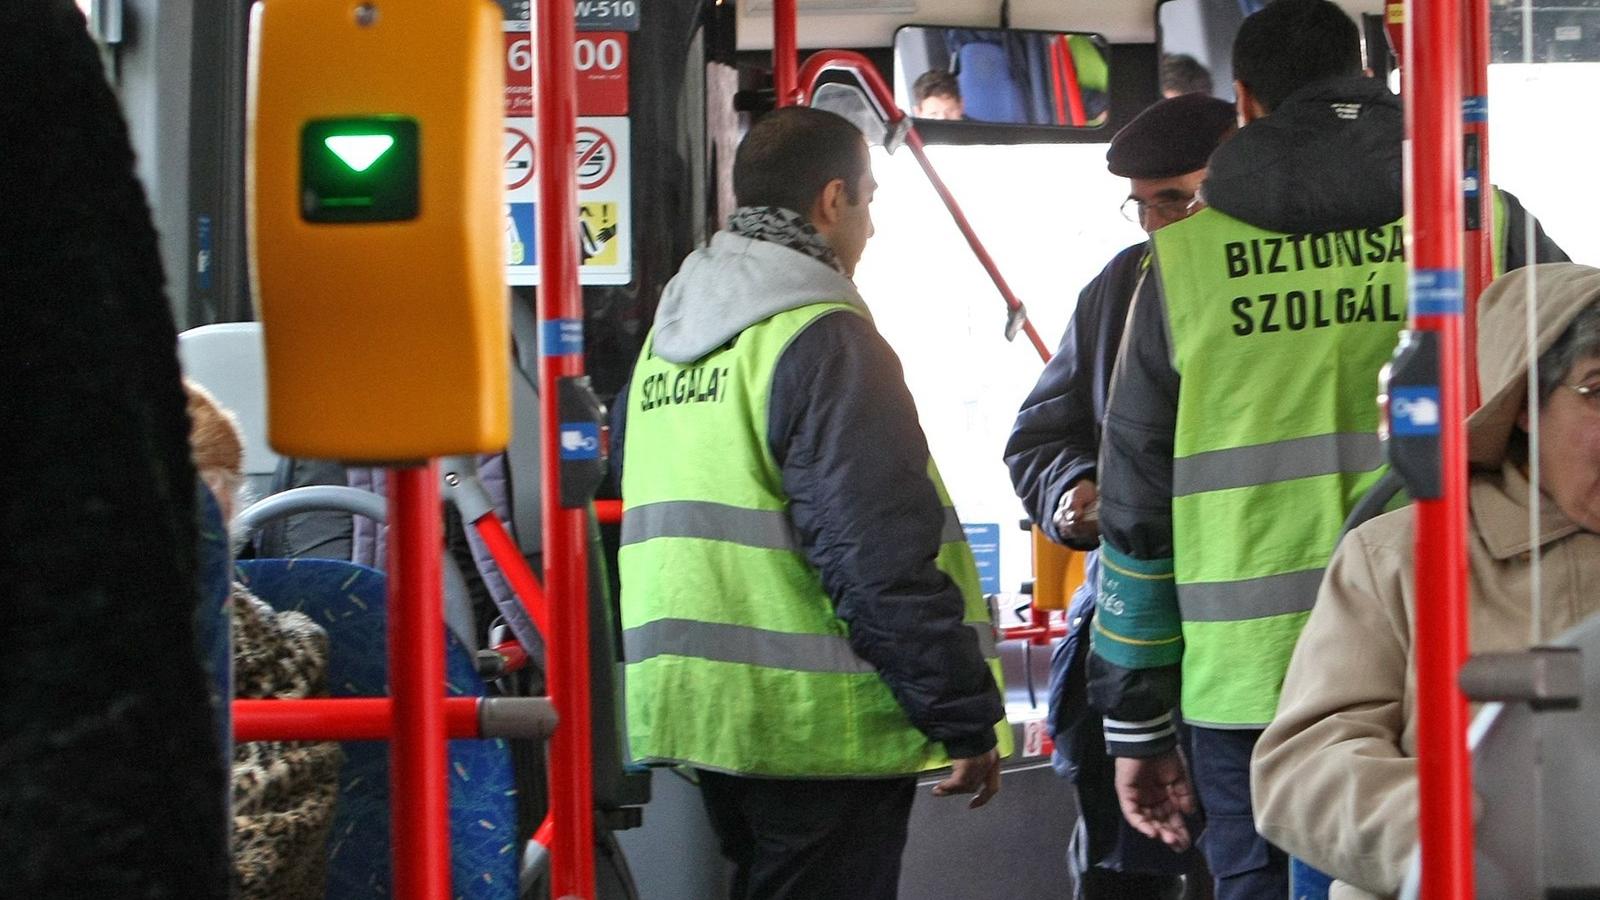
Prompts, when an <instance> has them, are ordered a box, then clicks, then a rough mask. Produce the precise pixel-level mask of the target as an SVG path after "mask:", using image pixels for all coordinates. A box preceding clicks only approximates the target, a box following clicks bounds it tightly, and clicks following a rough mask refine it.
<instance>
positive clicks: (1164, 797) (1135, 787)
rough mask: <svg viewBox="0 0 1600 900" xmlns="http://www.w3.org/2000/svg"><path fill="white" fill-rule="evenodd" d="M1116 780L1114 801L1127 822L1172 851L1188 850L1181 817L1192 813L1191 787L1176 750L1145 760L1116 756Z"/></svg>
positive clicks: (1186, 832)
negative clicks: (1118, 805)
mask: <svg viewBox="0 0 1600 900" xmlns="http://www.w3.org/2000/svg"><path fill="white" fill-rule="evenodd" d="M1116 781H1117V802H1118V803H1120V804H1121V805H1122V815H1123V817H1124V818H1126V819H1127V820H1128V824H1129V825H1132V826H1133V827H1134V828H1135V829H1136V830H1137V831H1138V832H1139V833H1140V834H1142V835H1144V836H1145V837H1151V838H1155V839H1157V840H1159V841H1161V843H1163V844H1166V845H1167V846H1168V847H1169V848H1171V849H1172V850H1173V852H1175V853H1182V852H1183V851H1185V850H1187V849H1189V828H1188V826H1186V825H1184V823H1183V817H1184V814H1186V813H1188V814H1193V813H1194V789H1193V788H1192V787H1191V786H1190V784H1189V772H1188V769H1187V768H1186V767H1185V766H1184V764H1183V757H1182V756H1181V755H1179V753H1178V751H1176V750H1172V751H1170V752H1167V753H1163V754H1162V755H1160V756H1152V757H1148V758H1144V759H1138V758H1134V757H1128V756H1119V757H1117V779H1116Z"/></svg>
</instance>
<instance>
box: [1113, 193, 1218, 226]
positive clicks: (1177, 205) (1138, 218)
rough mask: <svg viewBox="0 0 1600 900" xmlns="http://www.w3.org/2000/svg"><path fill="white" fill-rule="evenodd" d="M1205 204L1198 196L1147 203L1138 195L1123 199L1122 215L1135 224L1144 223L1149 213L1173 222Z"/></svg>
mask: <svg viewBox="0 0 1600 900" xmlns="http://www.w3.org/2000/svg"><path fill="white" fill-rule="evenodd" d="M1204 205H1205V201H1203V200H1201V199H1200V198H1199V197H1198V196H1188V197H1174V198H1172V199H1171V200H1156V201H1154V202H1152V203H1146V202H1144V201H1143V200H1140V199H1139V198H1138V197H1129V198H1128V199H1126V200H1124V201H1122V217H1123V218H1124V219H1127V220H1128V221H1129V222H1132V223H1133V224H1135V225H1143V224H1144V217H1145V216H1146V215H1149V214H1154V215H1155V216H1156V217H1157V218H1160V219H1163V220H1165V221H1169V222H1171V221H1176V220H1178V219H1182V218H1184V217H1186V216H1189V215H1191V214H1192V213H1194V212H1195V211H1196V210H1198V209H1200V207H1202V206H1204Z"/></svg>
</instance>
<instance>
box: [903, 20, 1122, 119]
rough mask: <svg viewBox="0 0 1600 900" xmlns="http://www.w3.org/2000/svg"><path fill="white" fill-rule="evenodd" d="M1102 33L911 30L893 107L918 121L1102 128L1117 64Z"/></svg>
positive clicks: (912, 27)
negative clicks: (938, 120)
mask: <svg viewBox="0 0 1600 900" xmlns="http://www.w3.org/2000/svg"><path fill="white" fill-rule="evenodd" d="M1109 58H1110V57H1109V54H1108V53H1107V50H1106V42H1105V39H1104V38H1102V37H1100V36H1099V35H1097V34H1084V33H1060V32H1050V31H1022V30H1018V29H1011V28H940V27H936V26H925V25H907V26H905V27H903V28H901V29H900V30H899V31H896V32H895V36H894V69H895V79H894V80H895V102H896V103H898V104H899V105H900V108H901V109H904V110H906V111H907V112H909V113H910V114H911V115H912V116H913V117H915V118H918V119H944V120H961V121H968V122H998V123H1006V124H1012V125H1055V126H1065V127H1071V128H1098V127H1100V126H1102V125H1104V124H1105V121H1106V116H1107V113H1108V112H1109V110H1110V98H1111V94H1110V74H1111V66H1110V63H1109Z"/></svg>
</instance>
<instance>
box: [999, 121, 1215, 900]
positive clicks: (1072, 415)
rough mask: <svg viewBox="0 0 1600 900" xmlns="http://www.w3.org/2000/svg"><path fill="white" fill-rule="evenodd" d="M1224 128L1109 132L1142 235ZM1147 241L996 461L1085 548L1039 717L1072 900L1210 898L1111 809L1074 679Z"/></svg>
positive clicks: (1055, 533) (1083, 658) (1178, 857)
mask: <svg viewBox="0 0 1600 900" xmlns="http://www.w3.org/2000/svg"><path fill="white" fill-rule="evenodd" d="M1234 130H1235V120H1234V112H1233V107H1232V105H1230V104H1228V103H1226V102H1224V101H1222V100H1217V99H1214V98H1212V97H1208V96H1205V95H1201V94H1190V95H1186V96H1182V97H1176V98H1173V99H1170V100H1162V101H1160V102H1158V103H1156V104H1155V105H1153V106H1151V107H1150V108H1149V109H1147V110H1145V111H1144V112H1142V113H1140V114H1139V116H1138V117H1136V118H1135V119H1134V120H1133V121H1132V122H1130V123H1128V125H1127V126H1126V127H1124V128H1123V129H1122V130H1121V131H1119V132H1117V134H1116V136H1115V137H1113V138H1112V139H1111V146H1110V149H1109V150H1108V151H1107V153H1106V168H1107V169H1109V170H1110V171H1111V174H1113V175H1118V176H1121V177H1123V178H1127V179H1128V199H1127V200H1126V201H1125V202H1124V203H1123V207H1122V211H1123V214H1124V215H1125V216H1127V217H1128V218H1129V219H1130V220H1131V221H1133V222H1135V223H1136V224H1138V225H1139V226H1140V227H1141V228H1143V229H1144V230H1145V232H1146V233H1154V232H1155V231H1157V230H1158V229H1161V228H1164V227H1166V226H1168V225H1171V224H1173V223H1175V222H1179V221H1182V220H1183V219H1185V218H1187V217H1188V216H1189V215H1191V214H1192V213H1193V212H1194V211H1195V210H1197V209H1198V208H1199V205H1198V204H1197V203H1196V202H1195V194H1196V191H1197V190H1198V189H1199V187H1200V183H1201V181H1202V180H1203V179H1204V178H1205V170H1206V161H1207V160H1208V159H1210V157H1211V153H1212V151H1214V150H1215V149H1216V148H1217V146H1218V145H1219V144H1220V143H1221V142H1222V141H1224V140H1226V139H1227V138H1228V137H1229V136H1230V135H1231V134H1232V133H1233V132H1234ZM1149 254H1150V245H1149V242H1147V241H1142V242H1140V243H1138V244H1135V245H1134V246H1132V247H1129V248H1127V249H1126V250H1123V251H1122V252H1121V253H1118V254H1117V255H1116V256H1115V257H1114V258H1112V260H1111V262H1110V263H1108V264H1107V265H1106V267H1105V269H1103V270H1102V271H1101V272H1100V274H1099V275H1096V276H1095V278H1094V280H1093V281H1091V282H1089V284H1088V286H1086V287H1085V288H1084V289H1083V291H1082V292H1081V293H1080V294H1079V295H1078V304H1077V306H1076V307H1074V309H1073V312H1072V318H1071V319H1070V320H1069V321H1068V323H1067V331H1066V334H1065V335H1063V336H1062V339H1061V345H1060V346H1059V347H1058V348H1057V349H1056V354H1055V356H1054V357H1052V358H1051V360H1050V363H1049V364H1048V365H1046V366H1045V369H1044V372H1043V373H1042V374H1041V375H1040V376H1039V381H1038V384H1036V385H1035V386H1034V388H1033V391H1032V392H1031V393H1030V394H1029V395H1028V398H1027V400H1025V401H1024V402H1023V404H1022V408H1021V409H1020V410H1019V411H1018V413H1017V420H1016V424H1015V426H1014V427H1013V429H1012V432H1011V437H1010V439H1009V440H1008V441H1007V442H1006V449H1005V460H1006V465H1007V466H1008V467H1009V468H1010V470H1011V479H1012V484H1013V486H1014V487H1015V488H1016V491H1017V496H1018V497H1020V498H1021V499H1022V501H1023V504H1024V505H1025V506H1026V507H1027V509H1028V513H1029V516H1030V517H1031V518H1032V519H1033V521H1034V522H1036V523H1038V525H1039V527H1040V528H1041V529H1042V530H1043V531H1044V533H1045V536H1046V537H1048V538H1050V539H1051V540H1052V541H1055V542H1056V543H1059V544H1065V545H1067V546H1068V547H1072V548H1074V549H1077V550H1085V551H1089V557H1088V559H1087V561H1086V564H1085V573H1086V578H1085V581H1084V584H1083V586H1082V587H1081V588H1079V589H1078V591H1077V592H1076V593H1075V594H1074V595H1073V598H1072V604H1071V607H1070V608H1069V609H1068V612H1067V621H1068V622H1069V623H1071V625H1070V633H1069V634H1068V635H1067V637H1066V638H1064V639H1063V640H1062V641H1061V642H1060V643H1058V644H1057V645H1056V647H1055V649H1054V651H1053V653H1052V656H1051V663H1050V692H1049V714H1048V718H1047V722H1048V723H1049V726H1050V729H1051V737H1052V738H1053V740H1054V741H1055V746H1056V752H1055V755H1054V757H1053V759H1052V762H1053V763H1054V765H1055V767H1056V771H1057V772H1060V773H1061V774H1062V775H1065V776H1066V777H1068V778H1070V779H1072V781H1073V783H1074V785H1075V787H1076V791H1077V796H1078V808H1079V810H1080V817H1079V820H1078V827H1077V830H1076V832H1075V833H1074V834H1073V839H1072V847H1071V850H1070V851H1069V859H1070V860H1071V862H1072V865H1073V869H1074V874H1075V875H1076V876H1077V894H1076V896H1077V897H1078V898H1081V900H1118V898H1150V900H1159V898H1175V897H1179V896H1183V895H1184V889H1185V883H1184V880H1183V876H1184V875H1188V876H1189V879H1188V887H1189V893H1188V894H1187V896H1189V897H1196V896H1207V893H1206V892H1208V891H1209V889H1210V876H1209V875H1208V874H1207V873H1206V871H1205V863H1204V861H1203V860H1202V859H1201V857H1200V854H1199V852H1198V851H1196V850H1193V849H1189V850H1186V851H1184V852H1183V853H1182V854H1174V853H1172V852H1171V851H1170V850H1168V849H1167V848H1166V846H1165V845H1163V844H1162V843H1161V842H1160V841H1158V840H1155V839H1152V838H1149V837H1146V836H1144V835H1143V834H1140V833H1139V832H1138V831H1136V830H1134V828H1133V827H1132V826H1131V825H1129V824H1128V823H1127V822H1126V821H1125V820H1124V819H1123V817H1122V812H1121V810H1120V809H1119V808H1118V806H1117V794H1116V790H1115V789H1114V787H1113V784H1112V775H1113V772H1112V763H1111V758H1110V757H1108V756H1107V755H1106V750H1105V742H1104V741H1105V738H1104V735H1103V734H1102V732H1101V725H1100V719H1099V716H1098V715H1096V714H1094V713H1093V712H1092V711H1091V710H1090V708H1089V706H1088V702H1087V697H1086V692H1085V685H1086V682H1087V678H1088V672H1087V668H1086V663H1087V657H1088V651H1089V629H1090V626H1091V624H1092V622H1093V621H1094V601H1095V572H1096V571H1097V570H1098V568H1099V554H1098V553H1096V552H1094V547H1095V546H1096V545H1097V544H1098V543H1099V519H1098V511H1097V508H1098V502H1097V499H1096V492H1095V481H1096V475H1095V471H1096V457H1097V456H1098V455H1099V452H1100V420H1101V416H1102V415H1104V413H1105V403H1106V392H1107V389H1108V388H1109V387H1110V383H1111V371H1112V366H1113V365H1114V364H1115V362H1116V358H1117V347H1118V346H1119V345H1120V344H1121V343H1122V329H1123V324H1124V322H1125V321H1126V319H1127V315H1128V307H1129V305H1130V304H1131V303H1132V302H1133V297H1134V294H1135V293H1136V292H1137V290H1138V285H1139V281H1140V280H1141V279H1142V278H1144V277H1145V273H1146V272H1147V271H1148V269H1149V261H1150V260H1149Z"/></svg>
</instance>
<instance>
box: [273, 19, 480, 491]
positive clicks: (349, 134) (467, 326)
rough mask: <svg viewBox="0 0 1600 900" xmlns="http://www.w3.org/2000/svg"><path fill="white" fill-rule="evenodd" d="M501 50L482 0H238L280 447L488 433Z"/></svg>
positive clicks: (437, 444) (329, 453) (382, 444)
mask: <svg viewBox="0 0 1600 900" xmlns="http://www.w3.org/2000/svg"><path fill="white" fill-rule="evenodd" d="M503 52H504V41H503V38H502V33H501V12H500V8H499V7H498V6H496V5H494V4H493V3H491V2H489V0H371V2H340V0H331V2H330V0H266V2H264V3H258V4H256V7H255V11H254V14H253V16H252V19H251V56H250V96H249V132H250V134H249V149H248V154H249V156H248V164H247V173H248V174H247V179H248V199H247V203H248V208H249V220H250V256H251V280H252V285H251V286H252V290H253V293H254V297H255V303H256V311H257V313H258V315H259V316H260V318H261V322H262V333H263V335H264V337H265V342H266V363H267V436H268V440H269V441H270V442H271V444H272V446H273V448H274V449H275V450H277V451H278V452H279V453H282V454H285V455H291V456H306V457H314V458H321V459H339V460H348V461H361V462H372V463H380V462H409V461H415V460H421V459H425V458H429V457H435V456H448V455H453V454H462V453H482V452H493V451H496V450H499V449H502V448H503V447H504V446H505V444H506V441H507V439H508V437H509V432H510V399H509V392H510V383H509V377H510V376H509V368H508V354H509V348H510V338H509V336H508V334H507V329H508V327H509V326H508V321H507V320H508V310H507V305H506V304H507V295H506V286H505V276H504V272H505V269H504V261H503V259H502V254H503V252H504V234H503V229H504V220H505V201H504V196H503V193H504V192H503V188H502V182H503V178H502V172H501V167H502V160H501V143H502V139H501V132H502V123H501V114H502V107H503V100H502V98H503V95H504V75H503V73H504V63H503V62H502V59H501V55H502V54H503Z"/></svg>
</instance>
